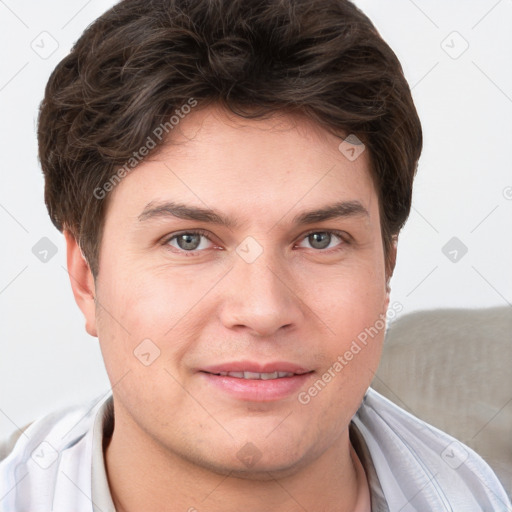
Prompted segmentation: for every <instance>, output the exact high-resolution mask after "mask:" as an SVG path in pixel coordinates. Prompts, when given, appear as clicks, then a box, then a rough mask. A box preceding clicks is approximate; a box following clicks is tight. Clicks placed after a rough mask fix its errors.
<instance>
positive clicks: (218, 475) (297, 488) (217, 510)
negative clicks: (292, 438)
mask: <svg viewBox="0 0 512 512" xmlns="http://www.w3.org/2000/svg"><path fill="white" fill-rule="evenodd" d="M124 419H125V418H124ZM105 465H106V470H107V475H108V480H109V486H110V490H111V494H112V499H113V501H114V505H115V507H116V510H117V511H118V512H132V511H133V512H135V511H137V512H144V511H146V510H147V511H153V510H164V509H165V510H169V504H172V507H173V510H177V511H188V512H203V511H205V510H207V511H208V512H235V511H239V510H246V511H249V512H253V511H254V512H256V511H261V510H272V511H275V512H299V511H300V512H303V511H304V510H321V511H324V512H334V511H336V512H345V511H346V512H349V511H352V510H353V509H354V506H355V504H356V500H357V484H358V482H357V473H356V469H355V466H354V461H353V459H352V456H351V446H350V441H349V437H348V428H346V429H345V431H344V432H343V433H342V435H341V436H340V437H339V438H338V439H337V440H336V442H335V443H334V444H333V445H332V446H331V447H330V448H329V449H328V450H326V451H325V452H324V453H323V454H322V455H321V456H319V457H318V458H316V459H315V460H313V461H311V462H309V463H308V464H307V465H302V466H301V465H300V464H297V467H296V468H287V470H286V471H285V470H283V471H282V472H279V473H277V472H275V471H274V472H272V473H270V472H260V473H258V474H244V475H240V474H237V473H235V472H234V471H227V472H220V471H219V472H216V471H215V468H210V467H207V465H206V464H205V465H202V466H201V465H199V464H196V463H193V462H191V461H189V460H186V459H185V458H183V457H182V456H180V455H179V454H177V453H175V452H173V451H172V450H171V449H168V448H163V447H162V446H161V445H159V444H158V443H156V442H155V440H154V439H152V438H151V437H149V436H148V435H147V434H146V433H145V432H143V431H142V430H141V429H139V428H138V427H137V425H136V424H134V423H130V422H127V421H124V422H120V421H116V424H115V429H114V433H113V435H112V439H111V441H110V443H109V444H108V446H107V447H106V449H105Z"/></svg>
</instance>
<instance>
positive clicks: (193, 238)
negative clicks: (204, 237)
mask: <svg viewBox="0 0 512 512" xmlns="http://www.w3.org/2000/svg"><path fill="white" fill-rule="evenodd" d="M199 237H200V235H195V234H193V233H185V234H183V235H181V236H180V237H179V238H178V245H179V246H180V249H183V250H186V249H188V250H194V249H197V247H198V246H199V241H200V238H199Z"/></svg>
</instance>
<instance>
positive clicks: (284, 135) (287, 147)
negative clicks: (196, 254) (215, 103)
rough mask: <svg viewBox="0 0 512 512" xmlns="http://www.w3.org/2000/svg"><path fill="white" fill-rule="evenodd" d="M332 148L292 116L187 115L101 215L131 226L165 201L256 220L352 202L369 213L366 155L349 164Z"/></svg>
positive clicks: (207, 111) (330, 138) (322, 133)
mask: <svg viewBox="0 0 512 512" xmlns="http://www.w3.org/2000/svg"><path fill="white" fill-rule="evenodd" d="M343 135H347V134H346V133H344V134H343ZM340 143H343V138H342V137H336V136H335V135H333V134H332V133H330V132H328V131H327V130H326V129H324V128H323V127H321V126H320V125H318V124H317V123H315V122H313V121H311V120H309V119H306V118H305V117H303V116H299V115H292V114H288V113H286V114H285V113H280V114H276V115H274V116H272V117H270V118H267V119H245V118H241V117H239V116H235V115H234V114H232V113H229V112H227V111H225V110H223V109H222V108H220V107H208V108H204V109H202V110H199V111H192V112H191V113H190V114H188V115H187V116H185V117H184V118H183V119H182V120H181V121H180V123H179V124H178V125H177V126H175V127H174V129H173V131H172V132H171V133H170V135H169V138H168V141H167V143H166V144H165V146H164V147H162V148H161V149H160V150H159V151H158V152H157V153H156V154H155V155H151V154H150V155H148V157H146V158H145V159H144V160H142V161H141V162H140V163H139V164H138V165H137V166H136V167H135V168H134V169H133V170H132V171H131V172H130V173H129V174H128V175H127V176H125V177H124V178H123V179H122V181H121V182H120V183H119V184H118V185H117V186H116V187H115V189H114V190H113V192H112V193H111V197H110V200H109V203H110V205H109V210H110V209H112V210H113V211H112V212H111V214H114V215H116V211H119V210H123V211H124V213H125V214H127V215H128V216H129V217H131V218H132V219H133V218H134V217H137V218H138V217H139V216H140V214H141V213H142V212H143V211H144V209H146V208H147V207H148V205H149V204H150V203H153V204H155V203H158V202H164V201H168V200H173V201H177V202H180V203H187V204H191V205H195V206H198V207H209V208H213V209H215V210H218V211H224V212H226V213H227V214H228V213H229V212H233V211H235V210H240V209H242V210H243V211H244V212H245V213H246V214H251V213H252V214H253V215H257V216H260V217H261V216H268V215H270V214H279V213H280V214H282V213H283V212H284V211H287V210H288V211H291V210H293V213H292V216H295V215H296V214H297V211H299V210H300V209H301V208H300V207H301V206H302V207H304V208H306V207H318V206H321V205H322V203H325V204H327V203H329V204H332V203H333V202H335V201H336V202H338V201H353V200H358V201H360V202H361V203H362V204H363V205H364V206H365V208H367V209H368V210H370V209H371V208H372V207H373V205H372V203H373V202H374V200H375V199H376V195H375V190H374V186H373V180H372V178H371V174H370V168H369V155H368V152H367V151H364V150H363V151H361V152H360V154H359V155H358V157H357V158H355V159H350V158H347V155H346V154H345V153H343V151H340ZM363 148H364V146H363ZM342 149H343V148H342ZM356 150H358V151H360V148H357V147H356ZM108 216H109V215H107V217H108Z"/></svg>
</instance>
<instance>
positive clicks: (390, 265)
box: [386, 235, 398, 309]
mask: <svg viewBox="0 0 512 512" xmlns="http://www.w3.org/2000/svg"><path fill="white" fill-rule="evenodd" d="M397 246H398V235H393V236H392V238H391V244H390V248H389V254H388V255H387V257H386V309H387V307H388V305H389V294H390V292H391V287H390V286H389V282H390V281H391V277H392V275H393V271H394V270H395V264H396V253H397Z"/></svg>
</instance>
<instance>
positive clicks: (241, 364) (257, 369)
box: [201, 361, 311, 380]
mask: <svg viewBox="0 0 512 512" xmlns="http://www.w3.org/2000/svg"><path fill="white" fill-rule="evenodd" d="M201 371H204V372H206V373H213V374H216V375H227V374H231V375H230V376H231V377H237V378H240V379H242V378H245V379H248V378H249V379H250V378H254V379H261V378H262V379H263V380H266V379H271V378H282V377H284V376H285V375H284V374H285V373H286V374H292V375H302V374H304V373H308V372H310V371H311V370H309V369H308V368H304V367H302V366H299V365H297V364H294V363H290V362H287V361H276V362H272V363H259V362H256V361H232V362H229V363H223V364H218V365H215V366H208V367H206V368H202V369H201ZM242 374H243V375H242ZM275 374H277V375H275ZM250 375H253V376H252V377H251V376H250ZM262 375H263V376H264V377H261V376H262ZM270 375H275V376H270ZM286 376H287V377H289V376H291V375H286Z"/></svg>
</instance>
